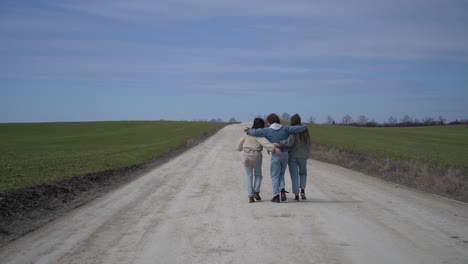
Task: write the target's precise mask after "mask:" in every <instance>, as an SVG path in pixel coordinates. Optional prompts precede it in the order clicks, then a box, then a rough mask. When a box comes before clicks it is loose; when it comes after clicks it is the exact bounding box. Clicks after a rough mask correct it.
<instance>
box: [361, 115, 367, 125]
mask: <svg viewBox="0 0 468 264" xmlns="http://www.w3.org/2000/svg"><path fill="white" fill-rule="evenodd" d="M367 121H369V119H368V118H367V117H366V116H365V115H360V116H359V125H361V126H365V125H366V124H367Z"/></svg>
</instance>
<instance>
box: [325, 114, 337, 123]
mask: <svg viewBox="0 0 468 264" xmlns="http://www.w3.org/2000/svg"><path fill="white" fill-rule="evenodd" d="M325 123H326V124H328V125H333V123H335V119H333V117H331V116H330V115H328V116H327V121H325Z"/></svg>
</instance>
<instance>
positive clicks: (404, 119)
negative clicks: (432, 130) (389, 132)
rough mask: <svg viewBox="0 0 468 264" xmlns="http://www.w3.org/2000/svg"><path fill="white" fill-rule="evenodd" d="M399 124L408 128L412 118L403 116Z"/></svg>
mask: <svg viewBox="0 0 468 264" xmlns="http://www.w3.org/2000/svg"><path fill="white" fill-rule="evenodd" d="M401 123H402V124H403V125H405V126H409V125H411V124H412V123H413V118H411V116H409V115H405V116H404V117H403V118H402V119H401Z"/></svg>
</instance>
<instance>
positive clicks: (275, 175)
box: [270, 151, 289, 196]
mask: <svg viewBox="0 0 468 264" xmlns="http://www.w3.org/2000/svg"><path fill="white" fill-rule="evenodd" d="M288 156H289V155H288V152H287V151H284V152H281V155H280V156H278V155H276V154H274V153H272V154H271V164H270V174H271V185H272V186H273V196H276V195H278V194H279V193H280V191H281V189H282V188H284V187H285V182H284V173H285V172H286V166H287V165H288Z"/></svg>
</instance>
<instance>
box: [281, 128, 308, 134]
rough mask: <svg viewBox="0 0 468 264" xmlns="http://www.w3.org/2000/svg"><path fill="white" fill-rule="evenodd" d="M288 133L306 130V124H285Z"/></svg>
mask: <svg viewBox="0 0 468 264" xmlns="http://www.w3.org/2000/svg"><path fill="white" fill-rule="evenodd" d="M286 129H287V131H288V133H289V134H298V133H302V132H304V131H306V130H307V127H306V126H286Z"/></svg>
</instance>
